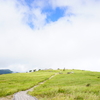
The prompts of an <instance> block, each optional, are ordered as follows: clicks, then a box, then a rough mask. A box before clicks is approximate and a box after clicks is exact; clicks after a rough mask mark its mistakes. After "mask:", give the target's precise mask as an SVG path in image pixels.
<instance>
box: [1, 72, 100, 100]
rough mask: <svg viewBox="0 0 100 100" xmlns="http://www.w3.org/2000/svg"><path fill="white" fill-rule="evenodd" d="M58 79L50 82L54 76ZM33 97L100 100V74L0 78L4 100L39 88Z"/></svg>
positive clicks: (17, 74)
mask: <svg viewBox="0 0 100 100" xmlns="http://www.w3.org/2000/svg"><path fill="white" fill-rule="evenodd" d="M55 73H58V74H57V75H56V76H55V77H53V78H52V79H50V80H47V79H48V78H49V77H50V76H52V75H54V74H55ZM44 80H47V81H46V82H45V83H44V84H41V85H40V86H38V87H36V88H35V89H34V91H32V92H29V94H30V95H32V96H36V97H37V98H39V100H100V72H91V71H82V70H65V71H63V70H55V71H50V70H49V71H48V70H47V71H38V72H32V73H14V74H5V75H0V97H2V96H7V95H11V94H14V93H15V92H18V91H21V90H26V89H28V88H31V87H33V86H35V85H37V84H38V83H39V82H42V81H44Z"/></svg>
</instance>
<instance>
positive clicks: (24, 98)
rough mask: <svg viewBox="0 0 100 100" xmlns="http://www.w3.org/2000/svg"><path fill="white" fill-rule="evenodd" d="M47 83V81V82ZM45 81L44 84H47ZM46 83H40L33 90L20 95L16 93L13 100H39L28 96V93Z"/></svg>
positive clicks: (21, 92)
mask: <svg viewBox="0 0 100 100" xmlns="http://www.w3.org/2000/svg"><path fill="white" fill-rule="evenodd" d="M55 75H56V74H55ZM55 75H53V76H51V77H50V78H49V79H51V78H52V77H54V76H55ZM46 81H47V80H46ZM46 81H44V82H46ZM44 82H41V83H39V84H38V85H36V86H34V87H33V88H31V89H29V90H26V91H20V92H18V93H15V94H14V96H13V99H12V100H38V99H37V98H35V97H33V96H30V95H28V94H27V92H28V91H33V89H34V88H35V87H37V86H39V85H40V84H43V83H44Z"/></svg>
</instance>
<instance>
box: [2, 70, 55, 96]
mask: <svg viewBox="0 0 100 100" xmlns="http://www.w3.org/2000/svg"><path fill="white" fill-rule="evenodd" d="M54 73H55V72H50V71H38V72H31V73H13V74H3V75H0V97H5V96H8V95H12V94H14V93H16V92H18V91H23V90H27V89H29V88H31V87H33V86H35V85H37V84H38V83H40V82H42V81H44V80H47V79H48V78H49V77H50V76H52V75H54Z"/></svg>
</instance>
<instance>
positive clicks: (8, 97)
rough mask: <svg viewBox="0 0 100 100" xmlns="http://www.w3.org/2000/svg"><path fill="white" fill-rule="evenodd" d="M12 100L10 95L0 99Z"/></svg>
mask: <svg viewBox="0 0 100 100" xmlns="http://www.w3.org/2000/svg"><path fill="white" fill-rule="evenodd" d="M12 99H13V96H12V95H10V96H6V97H2V98H0V100H12Z"/></svg>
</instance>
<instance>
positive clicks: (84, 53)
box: [0, 0, 100, 72]
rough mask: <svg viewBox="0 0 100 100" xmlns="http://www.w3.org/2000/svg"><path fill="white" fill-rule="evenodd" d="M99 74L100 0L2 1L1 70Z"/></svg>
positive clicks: (0, 10) (0, 16) (0, 20)
mask: <svg viewBox="0 0 100 100" xmlns="http://www.w3.org/2000/svg"><path fill="white" fill-rule="evenodd" d="M48 68H53V69H57V68H61V69H63V68H66V69H80V70H90V71H100V0H74V1H73V0H0V69H11V70H12V71H15V72H26V71H29V70H34V69H48Z"/></svg>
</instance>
